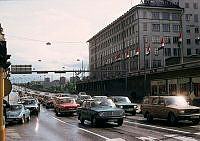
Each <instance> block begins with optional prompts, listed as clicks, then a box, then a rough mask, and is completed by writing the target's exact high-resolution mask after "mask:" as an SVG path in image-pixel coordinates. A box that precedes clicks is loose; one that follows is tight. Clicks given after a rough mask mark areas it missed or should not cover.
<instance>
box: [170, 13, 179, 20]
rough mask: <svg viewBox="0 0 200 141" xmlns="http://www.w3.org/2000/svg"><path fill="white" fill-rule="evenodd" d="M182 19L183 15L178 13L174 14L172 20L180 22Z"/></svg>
mask: <svg viewBox="0 0 200 141" xmlns="http://www.w3.org/2000/svg"><path fill="white" fill-rule="evenodd" d="M180 19H181V15H180V14H178V13H173V14H172V20H173V21H179V20H180Z"/></svg>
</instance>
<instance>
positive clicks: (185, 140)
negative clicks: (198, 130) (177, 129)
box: [165, 134, 198, 141]
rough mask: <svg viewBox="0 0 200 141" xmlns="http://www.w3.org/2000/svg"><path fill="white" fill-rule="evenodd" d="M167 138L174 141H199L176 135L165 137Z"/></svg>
mask: <svg viewBox="0 0 200 141" xmlns="http://www.w3.org/2000/svg"><path fill="white" fill-rule="evenodd" d="M165 137H169V138H174V139H178V140H181V141H198V140H196V139H194V138H192V137H186V136H178V135H176V134H172V135H165Z"/></svg>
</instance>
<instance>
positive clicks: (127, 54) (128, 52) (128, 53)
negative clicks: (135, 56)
mask: <svg viewBox="0 0 200 141" xmlns="http://www.w3.org/2000/svg"><path fill="white" fill-rule="evenodd" d="M129 57H130V49H129V48H128V49H127V50H126V58H129Z"/></svg>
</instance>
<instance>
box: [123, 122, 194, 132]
mask: <svg viewBox="0 0 200 141" xmlns="http://www.w3.org/2000/svg"><path fill="white" fill-rule="evenodd" d="M124 122H127V123H131V124H136V125H142V126H146V127H152V128H157V129H163V130H167V131H173V132H178V133H184V134H192V133H190V132H185V131H180V130H175V129H170V128H163V127H158V126H153V125H146V124H142V123H136V122H129V121H124Z"/></svg>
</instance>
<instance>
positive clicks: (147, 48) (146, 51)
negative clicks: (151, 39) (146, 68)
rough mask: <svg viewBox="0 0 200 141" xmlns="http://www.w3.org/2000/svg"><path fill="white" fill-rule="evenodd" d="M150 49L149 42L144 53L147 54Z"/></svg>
mask: <svg viewBox="0 0 200 141" xmlns="http://www.w3.org/2000/svg"><path fill="white" fill-rule="evenodd" d="M150 51H151V45H150V44H149V45H148V46H147V47H146V48H145V54H146V55H149V54H150Z"/></svg>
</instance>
